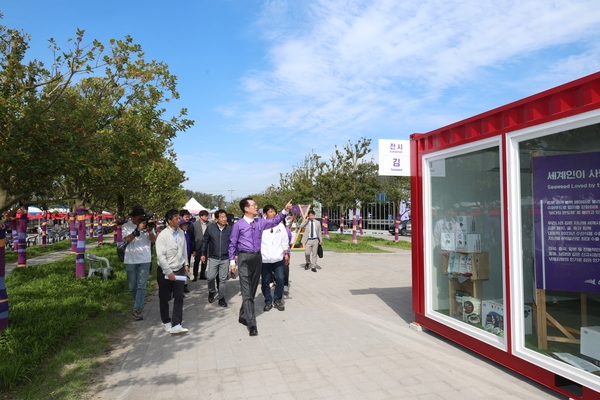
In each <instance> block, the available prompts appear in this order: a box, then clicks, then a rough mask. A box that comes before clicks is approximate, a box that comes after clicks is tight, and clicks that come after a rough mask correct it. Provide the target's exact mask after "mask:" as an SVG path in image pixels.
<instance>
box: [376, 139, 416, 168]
mask: <svg viewBox="0 0 600 400" xmlns="http://www.w3.org/2000/svg"><path fill="white" fill-rule="evenodd" d="M379 175H382V176H410V141H408V140H392V139H379Z"/></svg>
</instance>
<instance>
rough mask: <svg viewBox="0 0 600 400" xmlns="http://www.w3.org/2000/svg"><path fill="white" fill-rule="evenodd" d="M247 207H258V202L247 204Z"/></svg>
mask: <svg viewBox="0 0 600 400" xmlns="http://www.w3.org/2000/svg"><path fill="white" fill-rule="evenodd" d="M248 207H256V208H258V204H256V203H254V204H248Z"/></svg>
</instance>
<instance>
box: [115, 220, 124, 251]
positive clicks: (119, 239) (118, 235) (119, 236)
mask: <svg viewBox="0 0 600 400" xmlns="http://www.w3.org/2000/svg"><path fill="white" fill-rule="evenodd" d="M116 224H117V229H115V243H116V244H117V246H118V245H120V244H121V243H123V221H120V220H119V222H117V223H116Z"/></svg>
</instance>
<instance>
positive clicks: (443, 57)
mask: <svg viewBox="0 0 600 400" xmlns="http://www.w3.org/2000/svg"><path fill="white" fill-rule="evenodd" d="M299 3H300V2H296V1H292V0H290V1H283V0H280V1H268V2H265V8H264V10H263V14H262V16H261V18H260V19H259V21H258V26H259V27H260V28H261V29H262V32H263V33H264V37H265V38H266V40H268V41H269V43H270V51H269V53H268V55H267V61H268V65H269V66H270V67H269V68H268V69H265V70H260V71H250V72H248V74H247V75H246V76H244V78H243V79H242V82H241V84H242V89H243V90H244V92H245V93H246V94H247V100H248V101H247V102H246V103H244V104H243V106H240V105H238V106H231V105H228V106H227V107H225V108H224V109H226V110H227V111H228V115H229V116H230V117H232V118H234V119H236V120H239V121H241V125H242V126H243V128H245V129H249V130H261V129H281V130H283V131H286V132H290V133H293V132H311V133H318V134H320V135H324V136H328V135H335V136H336V137H337V136H339V135H340V132H344V134H347V135H348V136H347V137H350V136H351V135H353V134H356V133H357V132H358V133H360V132H364V131H365V129H367V130H369V129H371V130H372V129H373V128H374V127H376V126H378V125H380V124H382V123H383V124H384V125H385V124H387V125H388V126H389V125H390V124H393V123H401V122H402V121H403V120H404V119H405V118H408V119H413V120H414V119H415V118H423V116H422V115H420V116H419V117H416V115H415V114H420V110H422V109H426V110H427V111H428V112H431V111H432V108H433V107H432V105H433V106H435V105H436V101H437V100H438V99H440V98H441V97H443V96H446V97H447V96H452V91H453V90H457V89H458V90H460V89H461V88H464V87H465V86H468V85H477V84H479V82H478V79H479V77H480V76H484V77H486V76H489V75H486V74H482V70H483V69H486V68H490V69H493V70H496V71H497V72H498V73H500V72H502V71H501V70H502V66H503V65H514V64H515V63H516V64H519V63H520V62H525V61H527V60H528V59H529V58H530V57H534V56H535V54H536V52H540V51H543V50H547V49H549V48H552V47H554V46H561V45H565V44H570V43H581V42H582V41H585V39H586V38H589V37H590V36H592V37H594V38H595V39H596V41H597V39H598V33H599V32H600V13H599V12H598V5H597V2H596V1H595V0H592V1H583V0H579V1H577V0H569V1H552V2H550V1H547V0H529V1H527V0H526V1H504V2H497V1H492V0H488V1H447V0H424V1H420V2H409V1H400V2H399V1H396V0H388V1H377V2H373V1H366V0H365V1H353V2H347V1H336V0H320V1H317V0H315V1H307V2H302V3H300V4H299ZM348 3H350V4H348ZM592 42H594V40H591V41H585V43H592ZM562 51H563V52H564V51H565V49H562ZM597 55H598V50H597V48H596V49H595V50H590V49H588V48H587V47H585V46H584V48H583V51H582V52H581V53H580V54H577V53H569V50H568V49H567V50H566V53H560V54H559V53H557V54H555V55H553V57H554V58H553V59H551V60H549V62H550V63H552V64H556V66H554V67H552V69H553V71H554V77H552V76H551V75H552V74H548V75H547V77H548V79H550V80H551V81H552V82H554V80H556V79H558V82H557V84H558V83H562V82H566V81H568V80H570V79H573V78H574V77H578V76H580V75H578V74H586V73H590V72H592V71H594V70H595V69H597V68H598V62H597V61H595V60H597V59H598V58H597V57H596V56H597ZM594 57H596V59H594ZM524 60H525V61H524ZM559 73H560V74H562V76H564V77H566V78H564V79H560V78H558V77H557V76H556V74H559ZM492 76H493V77H494V78H497V77H498V75H497V74H496V75H492ZM532 77H533V78H535V77H538V78H539V76H538V75H537V74H536V75H532V74H531V71H529V72H528V73H525V72H524V73H523V74H522V75H520V76H519V75H517V76H511V77H504V79H506V80H507V83H508V81H512V80H517V81H519V80H523V81H527V80H528V79H531V78H532ZM485 84H489V82H485ZM458 96H462V95H461V94H458ZM471 101H473V99H471ZM438 106H439V104H438ZM241 110H243V111H241ZM440 114H442V115H444V114H448V112H447V111H445V110H442V112H441V113H440ZM428 117H429V115H428ZM431 118H432V119H437V118H436V116H435V115H434V116H431ZM448 122H451V121H448ZM322 137H323V136H320V138H322Z"/></svg>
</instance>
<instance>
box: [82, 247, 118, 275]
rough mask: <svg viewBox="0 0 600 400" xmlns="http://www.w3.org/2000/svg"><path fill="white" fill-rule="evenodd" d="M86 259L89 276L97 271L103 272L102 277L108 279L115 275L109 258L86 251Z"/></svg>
mask: <svg viewBox="0 0 600 400" xmlns="http://www.w3.org/2000/svg"><path fill="white" fill-rule="evenodd" d="M85 260H86V261H87V263H88V268H89V273H88V278H90V277H91V276H93V275H94V274H96V272H101V273H102V278H103V279H104V280H105V281H106V280H108V278H109V277H110V278H112V277H113V274H114V273H113V269H112V267H111V266H110V263H109V262H108V259H107V258H104V257H98V256H97V255H94V254H90V253H86V254H85Z"/></svg>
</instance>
